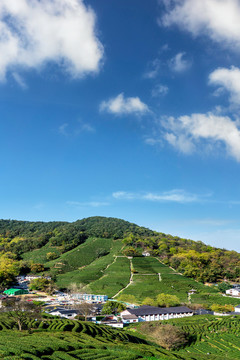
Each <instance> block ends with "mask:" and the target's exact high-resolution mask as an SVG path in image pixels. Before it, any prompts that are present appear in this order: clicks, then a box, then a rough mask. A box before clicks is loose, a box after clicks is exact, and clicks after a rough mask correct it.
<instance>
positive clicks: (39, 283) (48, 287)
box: [29, 278, 54, 294]
mask: <svg viewBox="0 0 240 360" xmlns="http://www.w3.org/2000/svg"><path fill="white" fill-rule="evenodd" d="M29 289H30V290H39V291H45V292H46V293H48V294H52V292H53V290H54V282H53V281H52V280H49V279H45V278H38V279H33V280H32V281H31V282H30V285H29Z"/></svg>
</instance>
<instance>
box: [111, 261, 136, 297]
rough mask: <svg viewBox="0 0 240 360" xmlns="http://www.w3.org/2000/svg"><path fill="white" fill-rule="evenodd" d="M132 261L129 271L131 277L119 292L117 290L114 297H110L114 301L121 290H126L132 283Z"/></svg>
mask: <svg viewBox="0 0 240 360" xmlns="http://www.w3.org/2000/svg"><path fill="white" fill-rule="evenodd" d="M132 267H133V265H132V260H131V259H130V271H131V275H130V279H129V283H128V284H127V285H126V286H125V287H124V288H122V289H121V290H119V291H118V292H117V293H116V294H115V295H114V296H112V298H113V299H114V298H115V297H117V296H118V295H119V294H120V293H121V292H122V291H123V290H125V289H127V288H128V287H129V286H130V285H131V284H132V283H133V272H132V270H131V269H132Z"/></svg>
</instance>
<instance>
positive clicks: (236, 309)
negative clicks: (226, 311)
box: [235, 305, 240, 313]
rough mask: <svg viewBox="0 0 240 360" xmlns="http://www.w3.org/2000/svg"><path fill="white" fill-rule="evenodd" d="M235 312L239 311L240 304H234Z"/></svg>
mask: <svg viewBox="0 0 240 360" xmlns="http://www.w3.org/2000/svg"><path fill="white" fill-rule="evenodd" d="M235 312H238V313H240V305H238V306H235Z"/></svg>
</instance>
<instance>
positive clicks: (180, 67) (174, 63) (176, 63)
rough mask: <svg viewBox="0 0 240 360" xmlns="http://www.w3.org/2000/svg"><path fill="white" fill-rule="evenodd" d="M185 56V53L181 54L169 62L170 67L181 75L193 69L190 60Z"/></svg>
mask: <svg viewBox="0 0 240 360" xmlns="http://www.w3.org/2000/svg"><path fill="white" fill-rule="evenodd" d="M184 56H185V53H184V52H180V53H178V54H177V55H175V56H174V57H173V58H172V59H171V60H170V61H169V67H170V69H171V70H172V71H175V72H178V73H181V72H184V71H186V70H187V69H189V68H190V67H191V62H190V61H189V60H186V59H184Z"/></svg>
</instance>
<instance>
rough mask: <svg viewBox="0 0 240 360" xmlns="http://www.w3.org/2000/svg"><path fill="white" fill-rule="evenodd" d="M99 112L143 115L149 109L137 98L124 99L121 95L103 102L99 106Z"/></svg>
mask: <svg viewBox="0 0 240 360" xmlns="http://www.w3.org/2000/svg"><path fill="white" fill-rule="evenodd" d="M100 111H107V112H109V113H112V114H115V115H125V114H138V115H140V114H145V113H147V112H149V108H148V106H147V105H146V104H144V103H143V102H142V101H141V100H140V99H139V97H125V96H124V94H123V93H121V94H119V95H118V96H116V97H115V98H111V99H109V100H107V101H103V102H102V103H101V104H100Z"/></svg>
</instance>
